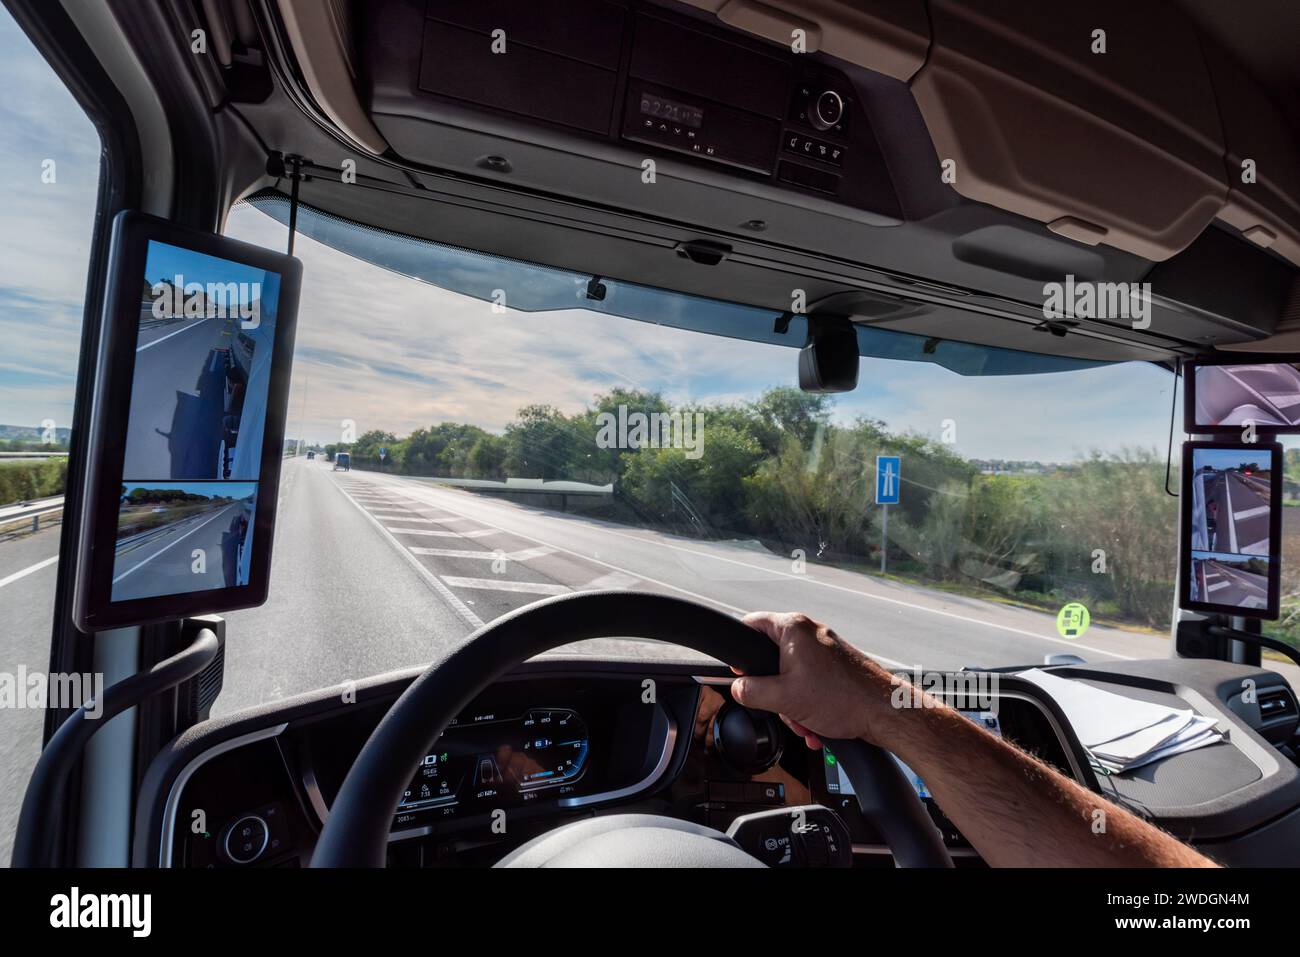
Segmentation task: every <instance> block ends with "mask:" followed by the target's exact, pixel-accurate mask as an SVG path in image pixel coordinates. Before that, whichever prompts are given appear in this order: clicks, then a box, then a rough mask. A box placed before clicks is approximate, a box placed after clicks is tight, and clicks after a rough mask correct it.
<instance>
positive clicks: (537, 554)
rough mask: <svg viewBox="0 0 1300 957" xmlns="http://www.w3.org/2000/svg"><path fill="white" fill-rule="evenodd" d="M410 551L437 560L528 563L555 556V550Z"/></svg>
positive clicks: (447, 549) (453, 549) (418, 549)
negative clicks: (473, 559)
mask: <svg viewBox="0 0 1300 957" xmlns="http://www.w3.org/2000/svg"><path fill="white" fill-rule="evenodd" d="M410 551H411V552H412V553H414V554H416V555H432V556H433V557H435V558H482V559H485V560H487V561H492V560H493V559H498V558H499V559H503V560H505V561H508V562H526V561H530V560H531V559H534V558H541V557H542V556H544V555H554V554H555V549H554V548H549V547H545V548H525V549H523V550H521V551H517V552H489V551H487V550H486V549H477V550H473V551H471V550H469V549H465V548H415V547H411V548H410Z"/></svg>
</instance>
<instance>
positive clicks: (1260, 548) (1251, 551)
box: [1241, 538, 1268, 555]
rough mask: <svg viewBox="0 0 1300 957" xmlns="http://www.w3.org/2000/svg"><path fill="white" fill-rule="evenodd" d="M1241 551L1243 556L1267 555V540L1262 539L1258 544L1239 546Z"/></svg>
mask: <svg viewBox="0 0 1300 957" xmlns="http://www.w3.org/2000/svg"><path fill="white" fill-rule="evenodd" d="M1241 551H1242V554H1244V555H1267V554H1268V539H1267V538H1263V539H1260V540H1259V541H1258V542H1251V543H1250V544H1249V545H1243V546H1241Z"/></svg>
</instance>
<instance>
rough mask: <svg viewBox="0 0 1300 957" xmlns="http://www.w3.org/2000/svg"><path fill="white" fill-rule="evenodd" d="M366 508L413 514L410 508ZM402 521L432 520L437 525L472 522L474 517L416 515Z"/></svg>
mask: <svg viewBox="0 0 1300 957" xmlns="http://www.w3.org/2000/svg"><path fill="white" fill-rule="evenodd" d="M366 510H367V511H369V512H374V513H375V514H376V515H377V514H379V513H380V512H383V513H384V514H385V515H402V516H406V515H410V514H411V510H410V509H409V508H370V507H368V506H367V508H366ZM388 521H390V522H391V521H393V519H391V518H390V519H388ZM402 521H404V522H432V523H433V524H435V525H442V524H443V523H445V522H472V521H474V520H473V519H472V518H465V517H464V516H463V515H438V516H436V517H434V518H416V517H412V518H403V519H402Z"/></svg>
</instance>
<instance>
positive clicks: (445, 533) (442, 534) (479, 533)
mask: <svg viewBox="0 0 1300 957" xmlns="http://www.w3.org/2000/svg"><path fill="white" fill-rule="evenodd" d="M385 528H386V529H389V531H390V532H393V533H395V534H424V536H430V537H433V538H482V537H485V536H489V534H500V532H498V531H497V529H495V528H476V529H472V531H469V532H452V531H451V529H450V528H448V529H439V528H399V527H396V525H385Z"/></svg>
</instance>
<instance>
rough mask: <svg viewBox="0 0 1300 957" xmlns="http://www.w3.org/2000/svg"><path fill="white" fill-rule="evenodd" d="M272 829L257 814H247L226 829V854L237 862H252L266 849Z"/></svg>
mask: <svg viewBox="0 0 1300 957" xmlns="http://www.w3.org/2000/svg"><path fill="white" fill-rule="evenodd" d="M270 836H271V830H270V828H268V827H267V825H266V821H264V820H262V818H260V817H258V816H257V815H256V814H246V815H244V816H243V817H241V818H239V820H237V821H235V823H234V824H232V825H231V826H230V829H229V830H228V831H226V840H225V850H226V856H227V857H228V858H230V859H231V860H232V861H234V862H235V863H236V864H251V863H253V862H254V861H255V860H257V859H258V858H259V857H261V856H262V852H263V851H265V850H266V845H267V841H268V840H269V838H270Z"/></svg>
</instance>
